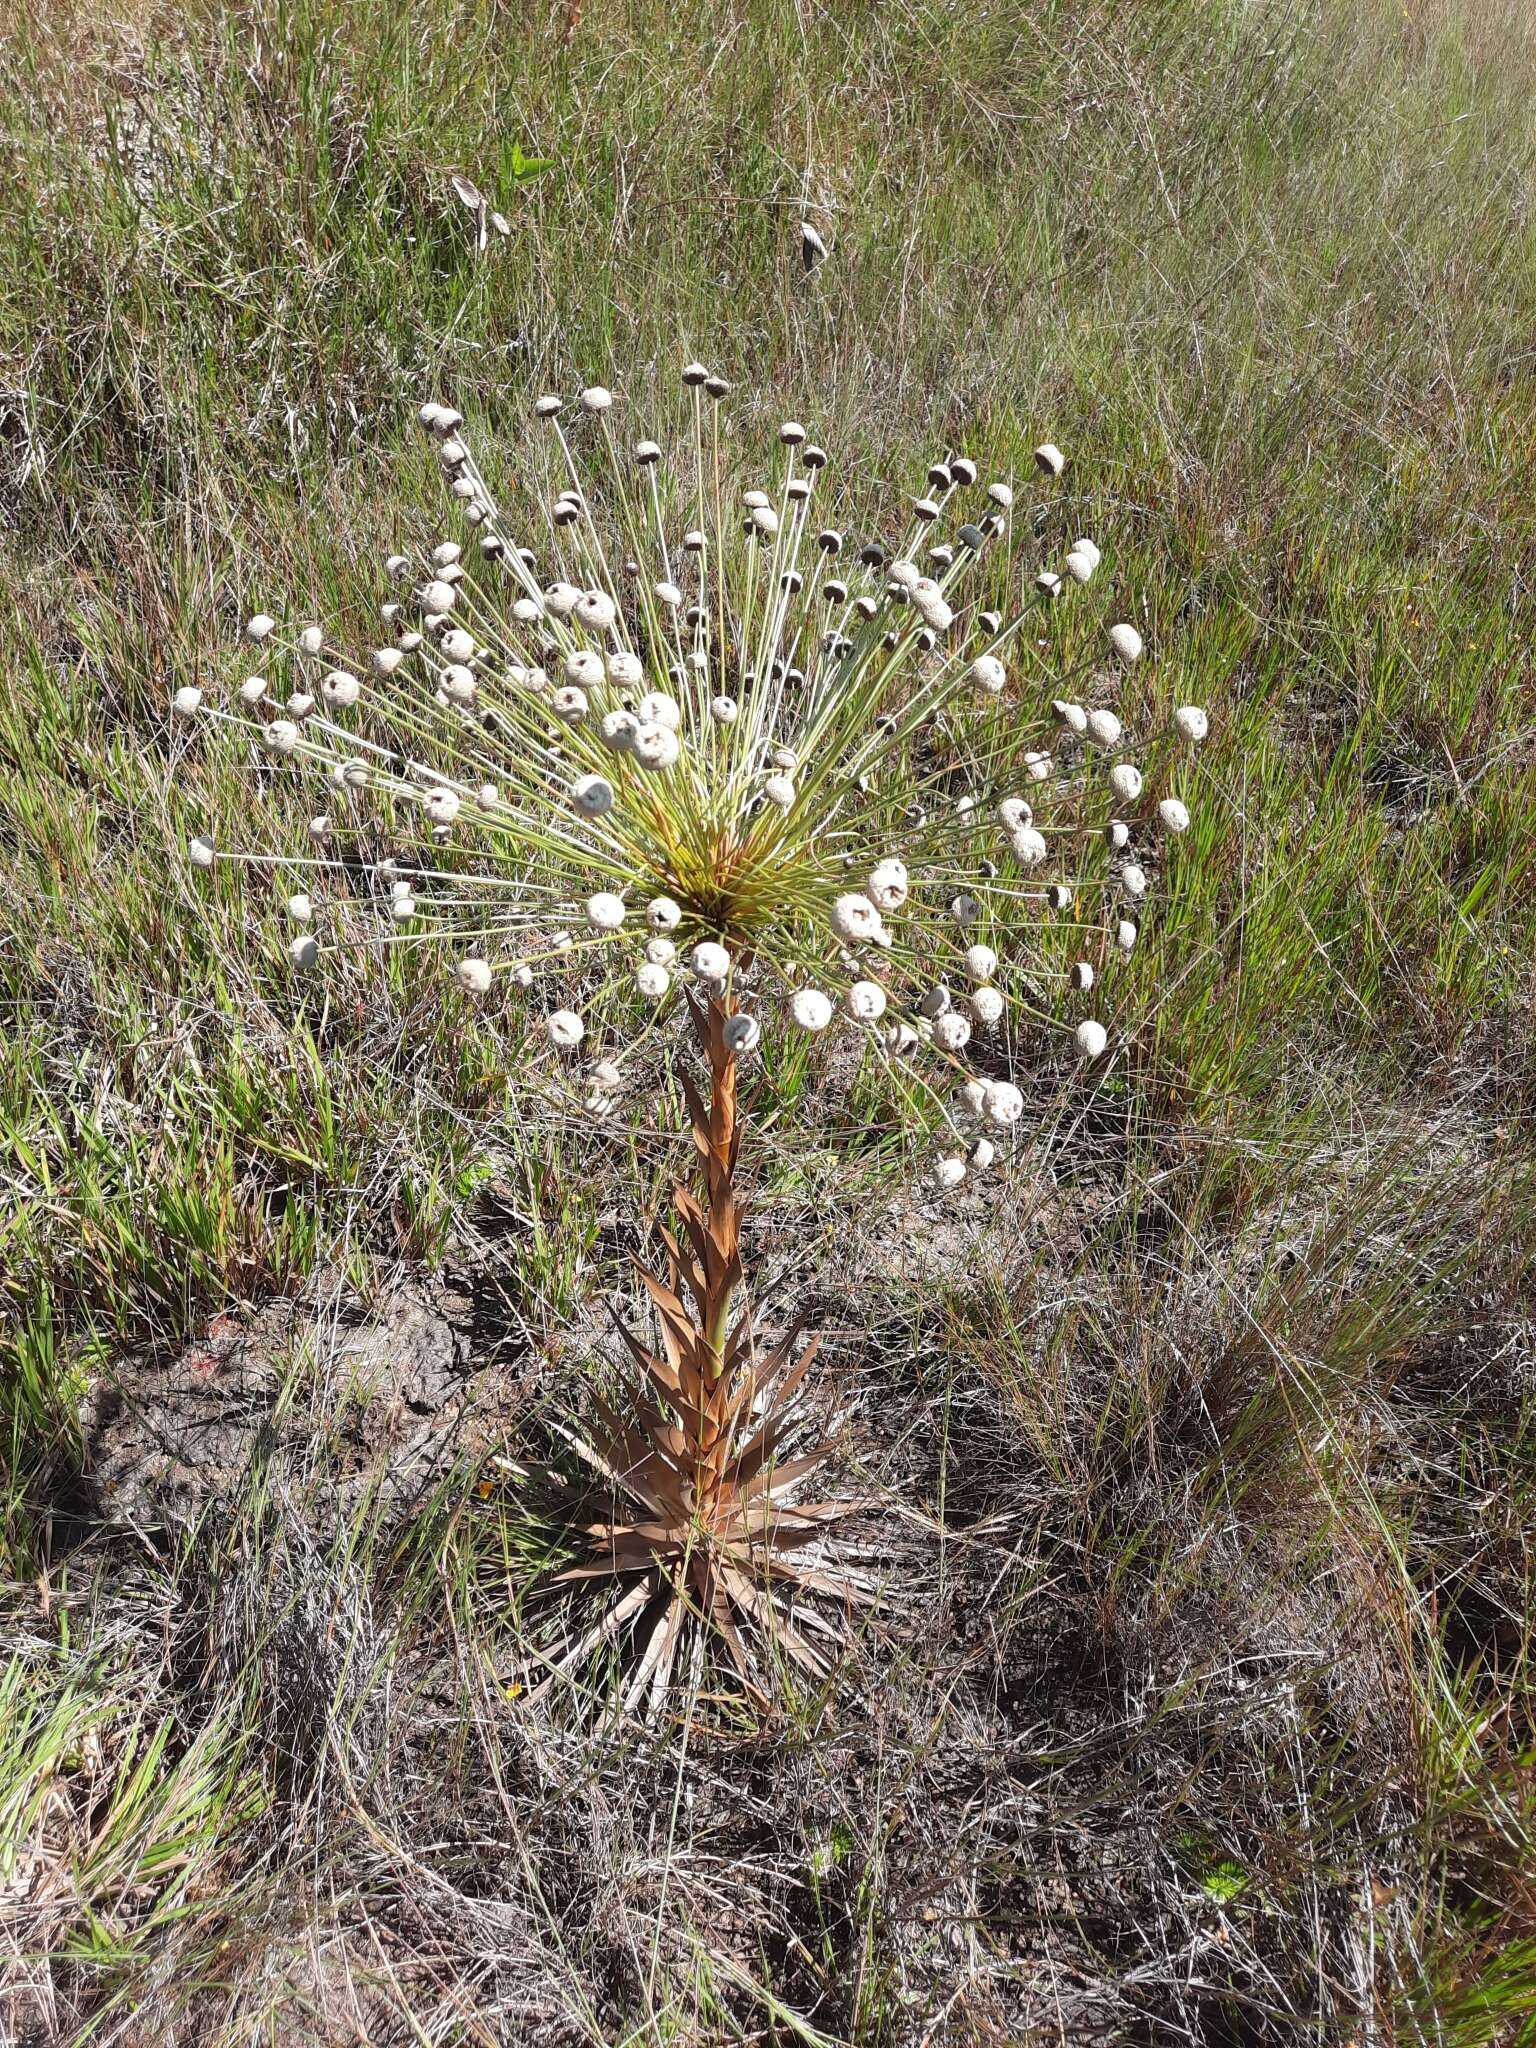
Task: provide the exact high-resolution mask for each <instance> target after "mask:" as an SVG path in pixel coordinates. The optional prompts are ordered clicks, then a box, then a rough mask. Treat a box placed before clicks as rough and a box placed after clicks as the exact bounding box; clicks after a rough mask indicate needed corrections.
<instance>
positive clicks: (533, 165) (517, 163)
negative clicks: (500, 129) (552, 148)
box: [512, 142, 555, 185]
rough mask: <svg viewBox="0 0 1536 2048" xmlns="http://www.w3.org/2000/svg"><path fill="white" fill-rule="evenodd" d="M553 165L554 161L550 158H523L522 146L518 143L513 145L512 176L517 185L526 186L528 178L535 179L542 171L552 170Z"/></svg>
mask: <svg viewBox="0 0 1536 2048" xmlns="http://www.w3.org/2000/svg"><path fill="white" fill-rule="evenodd" d="M554 165H555V160H554V158H553V157H552V156H524V155H523V145H522V144H521V143H520V142H514V143H513V145H512V176H513V177H514V178H515V179H516V181H517V182H518V184H519V185H523V184H526V183H527V182H528V180H529V179H530V178H537V177H538V176H539V175H540V173H541V172H543V171H549V170H553V169H554Z"/></svg>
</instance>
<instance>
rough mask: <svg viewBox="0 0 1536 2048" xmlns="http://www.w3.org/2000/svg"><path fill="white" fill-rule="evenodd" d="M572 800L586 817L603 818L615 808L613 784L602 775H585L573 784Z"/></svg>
mask: <svg viewBox="0 0 1536 2048" xmlns="http://www.w3.org/2000/svg"><path fill="white" fill-rule="evenodd" d="M571 802H572V803H573V804H574V805H575V806H576V808H577V810H578V811H580V812H581V814H582V816H583V817H584V818H601V817H604V816H605V815H606V814H607V813H608V812H609V811H611V810H612V809H613V784H612V783H611V782H609V781H608V779H607V778H606V777H605V776H602V775H583V776H580V777H579V778H578V779H577V780H576V781H575V782H573V783H572V784H571Z"/></svg>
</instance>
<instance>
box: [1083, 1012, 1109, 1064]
mask: <svg viewBox="0 0 1536 2048" xmlns="http://www.w3.org/2000/svg"><path fill="white" fill-rule="evenodd" d="M1108 1043H1109V1033H1108V1032H1107V1031H1106V1030H1105V1029H1104V1026H1103V1025H1102V1024H1096V1023H1095V1022H1094V1020H1093V1019H1092V1018H1091V1017H1085V1018H1084V1019H1083V1021H1082V1023H1081V1024H1079V1025H1078V1027H1077V1049H1078V1051H1079V1052H1080V1053H1081V1054H1082V1056H1083V1058H1084V1059H1085V1060H1096V1059H1098V1058H1099V1056H1100V1055H1101V1054H1102V1052H1103V1051H1104V1048H1105V1046H1106V1045H1108Z"/></svg>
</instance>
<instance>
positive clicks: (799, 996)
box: [789, 988, 832, 1031]
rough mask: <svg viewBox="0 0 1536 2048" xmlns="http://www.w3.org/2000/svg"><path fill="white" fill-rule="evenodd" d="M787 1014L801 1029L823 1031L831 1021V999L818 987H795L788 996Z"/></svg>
mask: <svg viewBox="0 0 1536 2048" xmlns="http://www.w3.org/2000/svg"><path fill="white" fill-rule="evenodd" d="M789 1014H790V1015H791V1016H792V1017H793V1018H794V1020H795V1022H796V1023H797V1024H798V1025H799V1027H800V1029H801V1030H802V1031H825V1030H826V1028H827V1026H828V1025H829V1024H830V1023H831V1022H832V999H831V997H830V996H825V995H823V994H822V992H821V990H820V989H819V988H797V989H796V990H795V993H794V994H793V996H791V998H790V1003H789Z"/></svg>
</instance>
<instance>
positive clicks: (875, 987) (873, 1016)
mask: <svg viewBox="0 0 1536 2048" xmlns="http://www.w3.org/2000/svg"><path fill="white" fill-rule="evenodd" d="M887 1000H888V998H887V996H886V993H885V990H884V989H883V988H882V987H881V986H880V984H879V982H878V981H856V982H855V983H854V984H853V986H852V988H850V989H849V991H848V993H847V995H846V996H845V997H844V999H843V1001H844V1007H845V1008H846V1009H847V1012H848V1014H849V1016H850V1017H852V1018H854V1019H856V1021H857V1022H858V1023H860V1024H878V1023H879V1021H880V1019H881V1018H882V1017H883V1016H884V1015H885V1006H886V1003H887Z"/></svg>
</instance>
